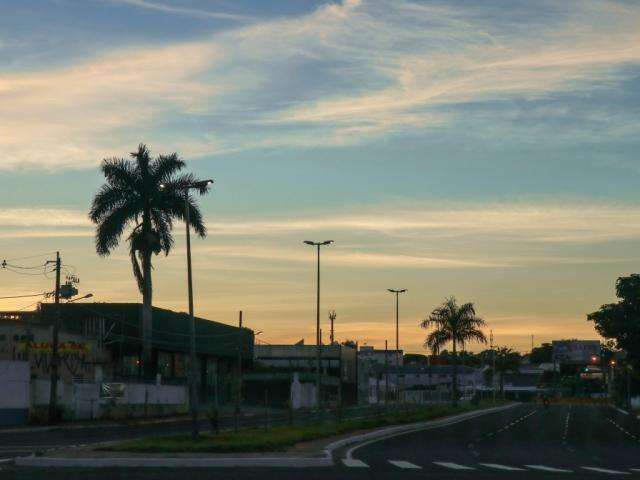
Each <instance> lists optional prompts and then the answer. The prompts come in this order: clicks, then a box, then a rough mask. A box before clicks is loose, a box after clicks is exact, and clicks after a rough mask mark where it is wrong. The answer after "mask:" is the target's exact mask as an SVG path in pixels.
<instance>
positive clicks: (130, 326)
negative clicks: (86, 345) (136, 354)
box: [41, 303, 254, 359]
mask: <svg viewBox="0 0 640 480" xmlns="http://www.w3.org/2000/svg"><path fill="white" fill-rule="evenodd" d="M41 313H42V316H43V319H44V320H45V321H47V322H51V321H52V319H53V315H55V305H54V304H50V303H47V304H42V306H41ZM60 313H61V318H62V330H63V331H70V332H77V333H82V332H83V326H82V324H83V322H87V321H90V320H92V319H97V320H104V324H105V330H107V331H109V332H110V335H111V336H112V338H114V339H117V340H119V342H118V343H119V344H122V345H124V346H125V348H126V349H127V350H138V349H139V348H141V338H142V335H141V333H142V332H141V329H140V325H141V322H142V304H140V303H72V304H61V305H60ZM152 318H153V322H152V337H151V343H152V346H153V348H154V349H157V350H165V351H171V352H174V351H177V352H188V351H189V315H188V314H187V313H184V312H174V311H172V310H166V309H163V308H157V307H153V317H152ZM253 341H254V335H253V331H252V330H250V329H248V328H242V329H240V328H238V327H235V326H232V325H226V324H224V323H220V322H215V321H212V320H207V319H204V318H198V317H196V351H197V352H198V353H199V354H205V355H212V356H217V357H236V356H237V355H238V347H239V346H240V348H241V351H242V356H243V357H244V358H247V359H252V358H253Z"/></svg>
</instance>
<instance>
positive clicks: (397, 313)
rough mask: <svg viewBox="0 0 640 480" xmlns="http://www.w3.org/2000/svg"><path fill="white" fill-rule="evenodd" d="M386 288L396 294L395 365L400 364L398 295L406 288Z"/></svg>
mask: <svg viewBox="0 0 640 480" xmlns="http://www.w3.org/2000/svg"><path fill="white" fill-rule="evenodd" d="M387 290H388V291H389V292H391V293H395V294H396V366H397V367H399V366H400V333H399V331H400V316H399V313H400V309H399V295H400V294H401V293H405V292H406V291H407V289H406V288H403V289H401V290H394V289H393V288H387Z"/></svg>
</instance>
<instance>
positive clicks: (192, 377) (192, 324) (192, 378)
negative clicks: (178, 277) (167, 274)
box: [160, 180, 213, 438]
mask: <svg viewBox="0 0 640 480" xmlns="http://www.w3.org/2000/svg"><path fill="white" fill-rule="evenodd" d="M212 184H213V180H201V181H196V182H193V183H191V184H189V185H186V186H185V187H184V188H183V189H182V190H183V191H184V222H185V226H186V234H187V289H188V300H189V364H190V365H189V410H190V411H191V436H192V437H193V438H196V437H197V436H198V433H199V428H198V400H199V399H198V372H199V369H198V365H197V358H196V321H195V317H194V316H193V279H192V271H191V230H190V226H189V224H190V223H191V218H190V208H189V207H190V204H189V190H192V189H197V190H200V191H203V190H206V188H207V187H208V186H209V185H212ZM164 188H165V185H164V184H161V185H160V189H161V190H164Z"/></svg>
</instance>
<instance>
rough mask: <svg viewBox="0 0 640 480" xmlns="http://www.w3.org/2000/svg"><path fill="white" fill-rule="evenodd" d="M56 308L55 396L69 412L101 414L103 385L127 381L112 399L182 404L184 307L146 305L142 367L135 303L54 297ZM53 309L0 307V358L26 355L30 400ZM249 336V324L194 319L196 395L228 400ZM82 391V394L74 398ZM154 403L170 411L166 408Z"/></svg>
mask: <svg viewBox="0 0 640 480" xmlns="http://www.w3.org/2000/svg"><path fill="white" fill-rule="evenodd" d="M59 309H60V333H59V347H58V351H59V357H60V363H59V376H60V377H59V378H60V382H59V388H58V390H59V393H60V397H61V398H60V403H61V404H63V405H66V406H67V407H68V408H69V409H70V410H72V411H74V412H75V413H76V414H75V417H76V418H86V417H90V418H95V417H96V416H102V414H103V413H104V412H103V411H102V410H104V409H101V408H100V407H101V405H103V404H104V403H105V402H103V401H102V400H101V395H102V396H104V392H103V390H104V388H106V387H105V385H110V384H119V385H126V386H127V387H126V389H125V391H123V392H122V397H123V399H121V400H117V401H116V403H117V402H121V403H123V402H126V401H127V400H128V399H129V400H131V401H132V402H134V403H135V402H137V403H144V413H149V405H152V404H154V402H155V404H158V405H160V404H163V403H165V404H172V405H180V406H181V408H184V406H185V402H186V398H187V395H186V388H185V385H186V383H187V374H188V369H189V338H190V336H189V317H188V315H187V314H185V313H180V312H173V311H170V310H165V309H161V308H154V309H153V323H152V332H151V345H152V356H151V358H152V368H150V369H149V371H147V372H143V371H142V361H141V360H142V341H141V337H142V332H141V327H140V326H141V321H142V305H141V304H138V303H82V304H80V303H77V304H76V303H73V304H61V305H60V306H59ZM57 311H58V307H57V306H56V305H54V304H41V305H40V306H39V308H38V310H36V311H34V312H0V360H9V361H26V362H28V364H29V376H30V379H31V403H32V405H45V404H48V402H49V393H48V392H49V379H50V375H51V355H52V343H51V342H52V332H53V322H54V319H55V318H56V315H57ZM253 341H254V335H253V332H252V331H251V330H249V329H246V328H243V329H239V328H237V327H233V326H229V325H225V324H222V323H219V322H214V321H210V320H206V319H203V318H196V352H197V358H198V362H199V365H200V375H201V376H200V379H199V380H200V382H199V385H200V390H199V391H200V395H201V398H202V400H203V401H205V402H206V401H210V402H218V403H225V402H229V401H230V400H231V397H232V395H233V384H234V381H235V375H234V372H235V371H236V369H237V368H238V364H239V362H243V363H244V364H246V366H247V367H248V366H250V365H251V362H252V361H253ZM82 395H86V396H88V399H87V400H86V401H85V400H82V399H81V398H80V397H82ZM78 402H80V404H79V403H78ZM111 403H113V401H112V402H111ZM156 410H157V411H158V413H172V412H171V410H172V409H170V408H164V407H163V408H157V409H156ZM174 410H175V409H174ZM79 412H80V413H79ZM152 413H153V412H152Z"/></svg>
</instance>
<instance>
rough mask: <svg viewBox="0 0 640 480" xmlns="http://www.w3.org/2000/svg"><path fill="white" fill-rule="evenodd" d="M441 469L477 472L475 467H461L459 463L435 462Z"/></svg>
mask: <svg viewBox="0 0 640 480" xmlns="http://www.w3.org/2000/svg"><path fill="white" fill-rule="evenodd" d="M433 463H435V464H436V465H440V466H441V467H446V468H451V469H453V470H475V468H473V467H467V466H466V465H460V464H459V463H452V462H433Z"/></svg>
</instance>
